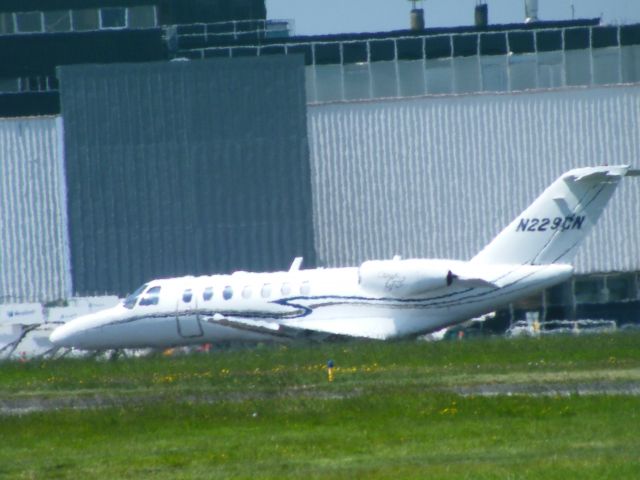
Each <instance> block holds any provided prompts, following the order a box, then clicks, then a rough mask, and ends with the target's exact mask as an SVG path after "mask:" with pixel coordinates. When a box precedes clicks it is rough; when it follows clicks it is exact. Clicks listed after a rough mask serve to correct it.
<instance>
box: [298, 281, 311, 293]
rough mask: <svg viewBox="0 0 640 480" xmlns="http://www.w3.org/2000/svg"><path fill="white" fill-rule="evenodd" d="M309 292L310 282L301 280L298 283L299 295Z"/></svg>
mask: <svg viewBox="0 0 640 480" xmlns="http://www.w3.org/2000/svg"><path fill="white" fill-rule="evenodd" d="M310 293H311V284H310V283H309V282H308V281H307V282H302V285H300V295H309V294H310Z"/></svg>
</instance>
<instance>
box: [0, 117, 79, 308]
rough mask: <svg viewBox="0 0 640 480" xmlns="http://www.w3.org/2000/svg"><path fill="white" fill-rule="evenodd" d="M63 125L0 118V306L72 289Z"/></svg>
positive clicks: (54, 120) (47, 297)
mask: <svg viewBox="0 0 640 480" xmlns="http://www.w3.org/2000/svg"><path fill="white" fill-rule="evenodd" d="M61 131H62V123H61V122H60V120H59V119H58V118H53V117H42V118H18V119H1V120H0V303H7V302H17V301H20V302H24V301H49V300H54V299H59V298H66V297H67V296H68V294H69V293H70V291H71V284H70V278H71V277H70V267H69V254H68V251H69V250H68V233H67V211H66V200H65V186H64V163H63V145H62V133H61Z"/></svg>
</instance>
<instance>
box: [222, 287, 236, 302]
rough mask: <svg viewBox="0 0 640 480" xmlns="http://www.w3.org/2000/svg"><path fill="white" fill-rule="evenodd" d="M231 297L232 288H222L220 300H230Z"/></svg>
mask: <svg viewBox="0 0 640 480" xmlns="http://www.w3.org/2000/svg"><path fill="white" fill-rule="evenodd" d="M232 297H233V288H232V287H231V286H230V285H227V286H226V287H224V290H223V291H222V298H224V299H225V300H231V298H232Z"/></svg>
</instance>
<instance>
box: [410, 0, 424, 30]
mask: <svg viewBox="0 0 640 480" xmlns="http://www.w3.org/2000/svg"><path fill="white" fill-rule="evenodd" d="M417 2H418V0H411V4H412V8H411V17H410V18H411V23H410V25H411V30H414V31H420V30H424V10H423V9H422V8H418V7H417V6H416V4H417Z"/></svg>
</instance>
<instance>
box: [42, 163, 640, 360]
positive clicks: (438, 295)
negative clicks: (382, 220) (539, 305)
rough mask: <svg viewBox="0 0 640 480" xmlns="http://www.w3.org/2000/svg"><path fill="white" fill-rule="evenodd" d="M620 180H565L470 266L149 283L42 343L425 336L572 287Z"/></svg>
mask: <svg viewBox="0 0 640 480" xmlns="http://www.w3.org/2000/svg"><path fill="white" fill-rule="evenodd" d="M628 173H630V172H629V170H628V167H627V166H611V167H609V166H602V167H588V168H579V169H575V170H571V171H569V172H567V173H565V174H563V175H562V176H561V177H560V178H559V179H558V180H556V181H555V182H554V183H553V184H552V185H551V186H550V187H548V188H547V189H546V190H545V191H544V193H542V195H540V197H538V198H537V199H536V200H535V201H534V202H533V203H532V204H531V205H530V206H529V207H528V208H527V209H526V210H525V211H524V212H523V213H522V214H520V215H519V216H518V217H517V218H516V219H515V220H514V221H513V222H511V224H509V226H507V227H506V228H505V229H504V230H503V231H502V232H501V233H500V234H499V235H498V236H497V237H496V238H495V239H494V240H493V241H491V243H489V244H488V245H487V246H486V247H485V248H484V249H483V250H482V251H480V253H478V254H477V255H476V256H475V257H474V258H472V259H471V260H470V261H466V262H465V261H458V260H442V259H406V260H403V259H400V258H398V257H396V258H394V259H392V260H374V261H367V262H364V263H363V264H362V265H360V266H359V267H350V268H327V269H323V268H318V269H309V270H304V269H301V268H300V264H301V261H302V259H301V258H297V259H296V260H295V261H294V262H293V265H292V266H291V268H290V269H289V271H287V272H268V273H248V272H235V273H233V274H231V275H212V276H202V277H192V276H189V277H181V278H167V279H160V280H152V281H150V282H148V283H145V284H144V285H142V286H141V287H140V288H139V289H137V290H136V291H135V292H134V293H132V294H131V295H130V296H129V297H127V298H126V299H125V300H124V301H123V302H122V303H121V304H120V305H118V306H116V307H113V308H110V309H107V310H104V311H101V312H97V313H93V314H90V315H86V316H83V317H80V318H78V319H75V320H72V321H70V322H68V323H67V324H65V325H63V326H60V327H58V328H57V329H56V330H55V331H54V332H53V333H52V334H51V337H50V340H51V342H52V343H53V344H54V345H56V346H59V347H76V348H80V349H89V350H96V349H111V348H133V347H167V346H175V345H189V344H199V343H205V342H220V341H228V340H265V339H278V338H292V339H295V338H297V337H304V338H308V337H312V338H313V337H314V336H316V337H318V338H322V337H327V336H333V335H338V336H352V337H364V338H374V339H381V340H384V339H391V338H398V337H407V336H414V335H420V334H424V333H428V332H433V331H436V330H439V329H441V328H443V327H446V326H449V325H453V324H456V323H460V322H463V321H465V320H467V319H469V318H472V317H476V316H479V315H482V314H485V313H487V312H490V311H493V310H495V309H496V308H498V307H500V306H502V305H505V304H508V303H510V302H513V301H514V300H517V299H519V298H521V297H526V296H528V295H531V294H533V293H535V292H538V291H540V290H542V289H545V288H548V287H550V286H552V285H555V284H557V283H560V282H562V281H564V280H567V279H568V278H570V277H571V275H572V273H573V268H572V266H571V265H569V262H570V261H571V260H572V258H573V257H574V256H575V253H576V250H577V247H578V245H579V243H580V242H581V241H582V240H583V239H584V237H585V236H586V235H587V233H588V232H589V230H590V229H591V227H593V225H594V224H595V223H596V221H597V220H598V218H599V217H600V215H601V213H602V211H603V209H604V207H605V205H606V204H607V202H608V201H609V199H610V198H611V196H612V194H613V192H614V190H615V189H616V187H617V185H618V183H619V182H620V180H621V178H622V177H623V176H625V175H627V174H628ZM634 173H636V172H634Z"/></svg>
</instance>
